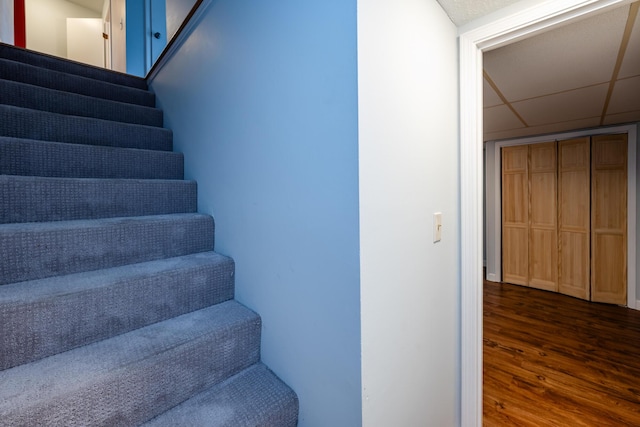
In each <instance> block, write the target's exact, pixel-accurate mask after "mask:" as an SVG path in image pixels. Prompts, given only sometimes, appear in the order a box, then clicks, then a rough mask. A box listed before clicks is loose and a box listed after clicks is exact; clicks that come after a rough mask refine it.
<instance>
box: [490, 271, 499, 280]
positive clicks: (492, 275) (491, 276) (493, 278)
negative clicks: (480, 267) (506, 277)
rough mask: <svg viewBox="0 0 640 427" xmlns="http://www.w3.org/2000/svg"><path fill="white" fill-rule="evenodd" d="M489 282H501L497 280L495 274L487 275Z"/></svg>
mask: <svg viewBox="0 0 640 427" xmlns="http://www.w3.org/2000/svg"><path fill="white" fill-rule="evenodd" d="M487 281H489V282H499V280H498V279H497V277H496V274H495V273H489V274H487Z"/></svg>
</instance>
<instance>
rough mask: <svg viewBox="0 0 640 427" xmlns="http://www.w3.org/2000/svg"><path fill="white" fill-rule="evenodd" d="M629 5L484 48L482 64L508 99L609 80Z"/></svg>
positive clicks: (512, 99)
mask: <svg viewBox="0 0 640 427" xmlns="http://www.w3.org/2000/svg"><path fill="white" fill-rule="evenodd" d="M628 12H629V6H628V5H627V6H624V7H620V8H617V9H614V10H611V11H608V12H605V13H601V14H598V15H595V16H593V17H591V18H587V19H583V20H580V21H578V22H574V23H571V24H568V25H565V26H562V27H559V28H556V29H553V30H550V31H547V32H545V33H542V34H539V35H536V36H535V37H532V38H529V39H525V40H522V41H519V42H516V43H512V44H510V45H507V46H504V47H501V48H499V49H496V50H493V51H489V52H486V53H485V54H484V68H485V70H486V71H487V72H488V74H489V75H490V76H491V78H492V79H493V81H494V82H495V84H496V86H497V87H498V89H499V90H500V91H501V92H502V94H503V95H504V96H505V97H506V99H507V100H509V101H510V102H513V101H518V100H524V99H528V98H532V97H535V96H540V95H546V94H550V93H554V92H557V91H563V90H568V89H575V88H579V87H584V86H588V85H593V84H598V83H602V82H605V81H608V80H609V79H610V78H611V75H612V73H613V68H614V66H615V62H616V59H617V55H618V50H619V47H620V41H621V40H622V34H623V32H624V27H625V25H626V20H627V15H628Z"/></svg>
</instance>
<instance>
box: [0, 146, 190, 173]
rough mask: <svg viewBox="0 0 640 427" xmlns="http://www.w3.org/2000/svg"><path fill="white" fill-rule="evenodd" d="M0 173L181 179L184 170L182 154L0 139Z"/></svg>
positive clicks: (141, 149) (142, 149)
mask: <svg viewBox="0 0 640 427" xmlns="http://www.w3.org/2000/svg"><path fill="white" fill-rule="evenodd" d="M63 164H65V165H66V166H63ZM0 174H5V175H24V176H49V177H61V178H62V177H79V178H124V179H183V176H184V167H183V155H182V153H177V152H173V151H160V150H149V149H144V148H127V147H109V146H102V145H86V144H67V143H64V142H54V141H42V140H37V139H26V138H14V137H7V136H0Z"/></svg>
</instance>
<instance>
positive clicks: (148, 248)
mask: <svg viewBox="0 0 640 427" xmlns="http://www.w3.org/2000/svg"><path fill="white" fill-rule="evenodd" d="M213 232H214V226H213V219H212V218H211V217H207V216H204V215H193V214H185V215H171V216H159V217H139V218H114V219H105V220H98V221H68V222H66V221H65V222H59V223H56V222H53V223H43V224H40V223H31V224H29V223H27V224H8V225H6V224H5V225H2V226H0V241H2V242H3V244H2V245H0V284H7V283H13V282H20V281H25V280H34V279H42V278H45V277H52V276H59V275H64V274H71V273H78V272H81V271H90V270H98V269H101V268H109V267H116V266H120V265H127V264H133V263H137V262H144V261H151V260H155V259H162V258H170V257H176V256H181V255H187V254H191V253H197V252H204V251H210V250H213Z"/></svg>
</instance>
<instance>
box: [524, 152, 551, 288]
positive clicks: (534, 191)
mask: <svg viewBox="0 0 640 427" xmlns="http://www.w3.org/2000/svg"><path fill="white" fill-rule="evenodd" d="M556 154H557V146H556V142H546V143H542V144H532V145H529V286H531V287H532V288H537V289H544V290H547V291H556V292H557V291H558V222H557V219H558V209H557V206H556V203H557V187H556V185H557V182H558V180H557V167H558V162H557V157H556Z"/></svg>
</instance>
